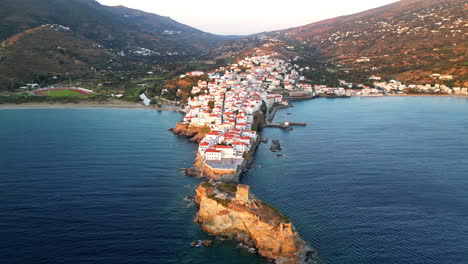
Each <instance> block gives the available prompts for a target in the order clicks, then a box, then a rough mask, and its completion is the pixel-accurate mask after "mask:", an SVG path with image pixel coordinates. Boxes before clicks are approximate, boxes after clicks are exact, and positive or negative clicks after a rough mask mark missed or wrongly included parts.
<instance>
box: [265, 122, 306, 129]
mask: <svg viewBox="0 0 468 264" xmlns="http://www.w3.org/2000/svg"><path fill="white" fill-rule="evenodd" d="M293 126H307V123H299V122H288V121H285V122H275V123H266V124H265V125H264V127H279V128H281V129H291V128H292V127H293Z"/></svg>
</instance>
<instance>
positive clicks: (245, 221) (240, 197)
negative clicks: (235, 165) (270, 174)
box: [195, 182, 315, 264]
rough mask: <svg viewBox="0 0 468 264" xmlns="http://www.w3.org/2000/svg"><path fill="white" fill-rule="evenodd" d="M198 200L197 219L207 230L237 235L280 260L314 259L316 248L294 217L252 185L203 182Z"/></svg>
mask: <svg viewBox="0 0 468 264" xmlns="http://www.w3.org/2000/svg"><path fill="white" fill-rule="evenodd" d="M195 202H196V203H197V204H198V205H199V208H200V209H199V210H198V213H197V215H196V217H195V222H196V223H198V224H200V227H201V228H202V230H204V231H205V232H207V233H210V234H213V235H220V236H224V237H228V238H231V239H236V240H238V241H240V242H242V243H243V244H244V245H247V246H249V247H254V248H256V249H257V251H258V254H260V255H261V256H263V257H266V258H269V259H273V260H275V262H276V263H284V264H293V263H309V262H311V261H313V258H314V254H315V251H313V250H312V249H311V248H309V247H308V246H307V245H306V243H305V242H304V241H303V240H302V239H301V237H300V236H299V234H298V233H297V232H296V230H295V228H294V226H293V224H292V223H291V221H290V220H289V219H288V218H287V217H286V216H284V215H283V214H281V213H280V212H279V211H278V210H276V209H275V208H273V207H271V206H270V205H269V204H267V203H265V202H263V201H261V200H259V199H258V198H256V197H255V196H254V195H253V194H251V193H250V191H249V186H247V185H242V184H239V185H233V184H226V183H222V182H212V183H208V182H207V183H202V184H200V185H199V186H198V188H197V190H196V196H195Z"/></svg>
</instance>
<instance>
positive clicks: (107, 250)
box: [0, 109, 264, 264]
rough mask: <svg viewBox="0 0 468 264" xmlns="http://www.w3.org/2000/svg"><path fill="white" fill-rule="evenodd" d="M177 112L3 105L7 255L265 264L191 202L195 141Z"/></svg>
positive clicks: (1, 203) (2, 206)
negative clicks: (212, 227)
mask: <svg viewBox="0 0 468 264" xmlns="http://www.w3.org/2000/svg"><path fill="white" fill-rule="evenodd" d="M180 118H181V116H180V115H179V114H176V113H171V112H161V113H159V112H155V111H139V110H118V109H60V110H51V109H36V110H2V111H0V124H1V129H0V150H1V156H0V157H1V158H0V238H1V239H0V260H1V261H0V263H2V264H3V263H7V264H8V263H15V264H16V263H207V262H210V263H233V264H234V263H261V262H264V260H261V259H259V258H258V257H256V256H252V255H249V254H247V253H245V252H243V251H241V250H238V249H235V245H234V244H232V243H231V242H225V243H221V242H219V243H218V244H217V245H216V246H215V247H213V248H204V249H193V248H191V247H190V242H191V241H193V240H196V239H206V238H208V237H207V236H206V234H204V233H202V232H201V231H200V230H199V228H198V227H197V226H196V225H195V224H194V223H193V222H192V220H193V216H194V213H195V209H194V208H193V207H188V206H189V203H187V202H186V201H184V198H185V197H186V196H187V195H191V194H193V189H194V188H195V186H196V184H197V183H198V181H196V180H194V179H192V178H188V177H185V176H182V175H181V173H180V172H179V169H180V168H181V167H188V166H190V165H191V163H192V161H193V157H194V152H195V150H196V146H195V145H193V144H188V143H187V142H186V141H185V140H184V139H181V138H177V137H174V136H173V135H172V134H171V133H170V132H169V131H167V129H168V128H170V127H171V126H173V125H174V123H175V122H177V121H178V120H179V119H180Z"/></svg>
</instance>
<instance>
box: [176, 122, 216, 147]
mask: <svg viewBox="0 0 468 264" xmlns="http://www.w3.org/2000/svg"><path fill="white" fill-rule="evenodd" d="M170 130H171V131H172V132H173V133H174V134H176V135H178V136H182V137H187V138H189V141H191V142H197V143H200V141H202V140H203V138H204V137H205V135H206V134H207V133H209V132H210V128H209V127H197V126H189V125H186V124H181V123H178V124H176V126H175V127H174V128H171V129H170Z"/></svg>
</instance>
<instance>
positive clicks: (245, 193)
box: [236, 184, 250, 204]
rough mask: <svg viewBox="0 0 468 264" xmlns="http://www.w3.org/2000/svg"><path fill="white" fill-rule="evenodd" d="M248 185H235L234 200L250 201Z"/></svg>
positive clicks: (243, 202)
mask: <svg viewBox="0 0 468 264" xmlns="http://www.w3.org/2000/svg"><path fill="white" fill-rule="evenodd" d="M249 188H250V187H249V186H248V185H244V184H239V185H237V191H236V201H237V202H239V203H241V204H247V203H250V191H249Z"/></svg>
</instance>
